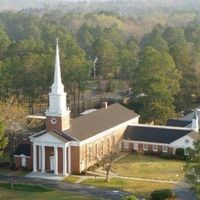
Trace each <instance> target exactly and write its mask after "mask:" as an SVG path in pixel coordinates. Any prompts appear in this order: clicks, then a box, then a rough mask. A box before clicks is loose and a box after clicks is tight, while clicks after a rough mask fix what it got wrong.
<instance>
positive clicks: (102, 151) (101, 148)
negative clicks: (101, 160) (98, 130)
mask: <svg viewBox="0 0 200 200" xmlns="http://www.w3.org/2000/svg"><path fill="white" fill-rule="evenodd" d="M101 150H102V156H103V155H104V148H103V141H101Z"/></svg>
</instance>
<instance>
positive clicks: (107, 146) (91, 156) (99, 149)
mask: <svg viewBox="0 0 200 200" xmlns="http://www.w3.org/2000/svg"><path fill="white" fill-rule="evenodd" d="M119 152H120V148H119V143H115V142H114V141H113V139H111V137H109V138H108V137H104V138H103V139H101V140H100V141H98V142H96V143H94V144H91V145H88V147H87V151H86V155H85V156H86V158H87V161H86V162H87V163H88V165H89V166H92V165H94V164H98V165H99V166H102V167H103V169H104V170H105V171H106V177H105V181H106V182H108V181H109V177H110V171H111V168H112V163H113V161H114V160H115V159H116V157H117V156H118V154H119Z"/></svg>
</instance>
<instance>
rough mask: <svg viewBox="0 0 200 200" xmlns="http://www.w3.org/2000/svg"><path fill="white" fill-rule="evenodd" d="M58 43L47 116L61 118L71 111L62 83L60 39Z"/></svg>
mask: <svg viewBox="0 0 200 200" xmlns="http://www.w3.org/2000/svg"><path fill="white" fill-rule="evenodd" d="M56 43H57V44H56V58H55V71H54V82H53V84H52V86H51V93H49V108H48V109H47V111H46V116H57V117H60V116H65V115H68V114H69V109H67V105H66V93H65V92H64V86H63V84H62V81H61V70H60V57H59V47H58V39H57V41H56Z"/></svg>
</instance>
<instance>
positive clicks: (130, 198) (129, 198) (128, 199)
mask: <svg viewBox="0 0 200 200" xmlns="http://www.w3.org/2000/svg"><path fill="white" fill-rule="evenodd" d="M122 200H137V198H136V197H135V196H133V195H131V196H126V197H123V199H122Z"/></svg>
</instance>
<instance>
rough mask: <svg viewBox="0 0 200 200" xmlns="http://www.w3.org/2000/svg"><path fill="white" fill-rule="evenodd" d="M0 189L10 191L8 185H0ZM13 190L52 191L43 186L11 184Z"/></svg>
mask: <svg viewBox="0 0 200 200" xmlns="http://www.w3.org/2000/svg"><path fill="white" fill-rule="evenodd" d="M0 187H3V188H6V189H12V188H11V184H10V183H0ZM13 190H18V191H28V192H49V191H52V190H53V189H51V188H48V187H46V186H43V185H34V184H27V183H26V184H25V183H16V184H13Z"/></svg>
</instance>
